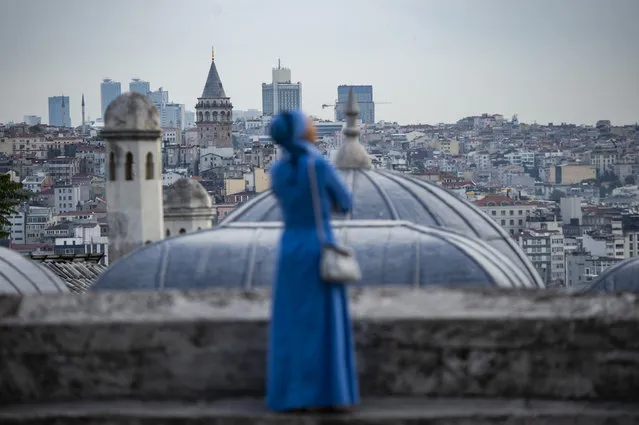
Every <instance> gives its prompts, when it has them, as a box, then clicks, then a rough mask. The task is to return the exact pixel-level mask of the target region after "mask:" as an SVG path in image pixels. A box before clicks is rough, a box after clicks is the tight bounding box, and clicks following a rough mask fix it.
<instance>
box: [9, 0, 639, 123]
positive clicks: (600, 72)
mask: <svg viewBox="0 0 639 425" xmlns="http://www.w3.org/2000/svg"><path fill="white" fill-rule="evenodd" d="M275 4H276V7H273V6H272V5H268V6H267V5H264V4H262V3H256V2H251V1H237V2H234V3H233V4H227V3H223V2H204V1H195V0H194V1H190V2H186V3H185V6H184V7H181V8H176V7H175V5H174V3H171V2H168V1H159V2H157V5H156V6H154V7H153V8H149V7H148V5H147V4H146V3H144V2H141V1H133V2H124V1H121V0H117V1H114V2H113V4H112V7H109V8H106V9H105V8H101V4H100V3H97V2H95V3H93V2H87V3H85V2H80V1H77V0H62V1H60V2H56V4H47V3H39V2H35V1H30V0H25V1H13V0H10V1H8V2H5V3H3V5H2V9H3V13H2V14H1V15H2V16H0V36H2V38H3V39H5V40H12V42H11V43H8V44H5V45H3V46H2V47H0V52H1V53H2V54H3V57H5V58H14V59H15V60H10V59H9V60H7V61H6V66H5V67H4V68H3V70H2V71H0V95H2V96H3V97H4V98H6V99H10V101H9V102H3V104H2V105H0V122H8V121H16V122H18V121H20V120H21V119H22V117H23V116H24V115H38V116H41V117H43V118H44V117H47V116H48V113H47V99H48V98H49V97H52V96H58V95H60V94H62V93H64V95H65V96H69V97H70V101H71V104H72V107H73V109H72V110H71V111H70V113H71V121H72V122H73V123H77V124H78V125H79V124H80V122H81V108H80V106H79V105H80V101H79V100H80V97H81V95H82V93H84V94H85V99H86V104H87V116H89V117H91V119H96V118H97V117H99V116H100V87H99V86H100V82H101V81H102V79H103V78H111V79H113V80H114V81H118V82H121V83H122V84H123V85H124V86H125V88H127V87H128V83H129V82H130V81H131V79H133V78H136V77H137V78H141V79H143V80H145V81H149V82H150V83H151V86H152V89H154V90H155V89H157V88H158V87H160V86H161V87H164V88H165V89H167V90H169V91H170V92H171V98H172V100H173V101H175V102H178V103H182V104H184V105H185V108H186V109H187V110H193V109H194V106H195V103H196V101H197V97H198V96H199V94H200V93H199V92H200V91H201V84H202V83H201V82H202V81H203V80H204V79H205V78H206V71H207V69H208V64H209V61H210V48H211V45H214V46H215V50H216V63H217V66H218V69H219V73H220V77H221V79H222V81H223V83H224V85H225V89H226V91H227V95H228V96H230V97H231V99H232V101H233V104H234V108H235V109H238V110H247V109H259V108H260V105H261V84H262V82H265V81H268V77H269V74H270V72H271V69H272V66H273V63H274V62H275V61H276V60H277V58H278V57H281V58H282V60H283V61H284V62H285V63H286V65H287V67H290V68H291V69H292V70H293V71H294V72H295V75H296V78H295V80H296V81H298V80H299V81H301V82H302V83H303V84H304V87H305V89H304V98H303V108H304V110H305V111H306V112H307V113H309V114H312V115H315V116H319V117H322V118H327V119H331V118H332V115H333V110H332V109H330V108H329V109H326V110H322V109H321V105H322V104H324V103H328V104H330V103H334V101H335V99H336V95H337V93H336V89H337V86H339V85H341V84H349V85H350V84H356V85H368V84H370V85H372V86H373V87H375V98H376V99H377V100H379V101H383V102H390V104H387V105H383V106H381V107H379V108H377V110H376V115H377V118H378V119H380V120H387V121H398V122H400V123H405V124H408V123H415V124H417V123H425V124H426V123H428V124H435V123H438V122H454V121H456V120H457V119H459V118H462V117H464V116H468V115H478V114H481V113H484V112H487V113H501V114H504V115H505V116H507V117H510V116H511V115H512V114H518V115H519V117H520V120H521V121H523V122H534V121H537V122H539V123H544V124H545V123H548V122H555V123H560V122H571V123H575V124H590V125H593V124H594V123H595V122H596V121H597V120H599V119H610V120H611V121H612V122H613V124H618V125H622V124H633V123H635V122H637V121H638V120H639V83H638V82H637V78H636V75H637V70H638V69H639V58H637V56H636V55H635V54H634V53H633V52H634V50H633V46H632V43H633V42H632V40H636V39H639V28H638V27H637V26H636V25H635V24H634V17H635V16H636V15H637V13H639V3H637V2H635V1H632V0H618V1H615V2H614V3H611V4H603V3H602V2H599V1H595V0H582V1H576V0H565V1H562V2H559V3H555V2H550V1H548V0H540V1H539V2H536V3H534V4H529V3H522V2H518V1H514V2H513V1H508V2H507V1H501V0H490V1H486V2H473V1H464V0H457V1H451V2H446V3H444V2H435V1H421V0H420V1H399V2H390V1H369V2H363V1H355V0H353V1H349V2H345V4H341V3H339V2H336V1H328V2H326V3H324V4H323V5H322V6H319V5H317V4H311V3H308V5H305V6H306V7H303V6H302V5H300V4H299V2H292V1H288V0H282V1H278V2H276V3H275ZM122 10H127V14H126V16H125V15H123V14H122V13H120V12H121V11H122ZM34 11H38V13H37V14H36V13H33V12H34ZM194 11H197V13H194ZM335 11H339V13H335ZM96 14H98V15H96ZM26 15H28V16H30V19H31V21H32V25H30V26H24V25H22V24H20V23H19V22H18V21H17V20H15V19H11V17H12V16H26ZM142 15H144V16H146V18H145V19H144V20H140V19H136V18H135V17H136V16H142ZM92 16H100V19H97V20H95V19H94V18H91V17H92ZM162 16H172V21H174V22H187V21H188V22H189V24H188V25H185V26H184V27H183V28H180V31H182V32H181V35H182V37H175V36H174V35H175V34H174V33H173V32H170V31H168V32H167V36H166V37H163V36H160V37H159V38H156V39H153V38H149V37H140V36H139V35H138V34H144V33H148V34H151V33H155V31H157V22H162V20H161V19H160V18H161V17H162ZM311 16H312V17H313V19H309V17H311ZM353 17H357V19H353ZM156 18H157V19H156ZM282 19H284V20H286V24H287V34H291V36H290V37H289V36H287V35H286V34H282V32H280V31H272V30H271V29H270V26H271V24H272V23H273V22H278V20H280V21H281V20H282ZM50 22H56V23H57V25H56V31H55V36H48V35H47V34H48V29H47V28H49V27H50ZM116 24H117V28H118V30H117V31H113V28H115V27H116ZM371 24H374V25H371ZM384 27H386V30H385V31H380V29H382V28H384ZM34 28H35V30H34ZM39 28H43V30H39ZM45 29H47V30H46V31H45ZM45 33H46V34H45ZM78 33H83V34H85V35H84V36H83V37H78V36H77V34H78ZM169 34H170V36H169ZM229 34H233V36H232V37H229V36H228V35H229ZM87 40H89V41H88V42H87ZM149 40H153V42H151V43H149ZM61 49H62V51H63V52H64V53H65V54H63V55H61V54H60V51H61ZM95 57H99V58H100V59H101V60H94V59H95ZM17 58H20V59H19V60H18V59H17ZM25 81H28V82H29V84H21V83H23V82H25ZM74 99H75V100H74Z"/></svg>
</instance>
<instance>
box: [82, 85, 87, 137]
mask: <svg viewBox="0 0 639 425" xmlns="http://www.w3.org/2000/svg"><path fill="white" fill-rule="evenodd" d="M86 134H87V132H86V121H85V120H84V93H82V136H85V135H86Z"/></svg>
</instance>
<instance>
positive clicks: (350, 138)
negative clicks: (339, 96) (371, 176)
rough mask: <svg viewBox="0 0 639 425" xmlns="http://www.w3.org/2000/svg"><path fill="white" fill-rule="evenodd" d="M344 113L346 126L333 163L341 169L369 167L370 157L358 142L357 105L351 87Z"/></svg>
mask: <svg viewBox="0 0 639 425" xmlns="http://www.w3.org/2000/svg"><path fill="white" fill-rule="evenodd" d="M344 112H345V114H346V127H345V128H344V140H343V142H342V146H340V148H339V151H338V152H337V157H336V158H335V165H337V168H341V169H353V168H355V169H364V170H370V169H371V159H370V157H369V156H368V152H366V149H364V146H362V144H361V143H360V142H359V127H358V126H357V116H358V115H359V105H358V104H357V101H356V100H355V95H354V94H353V88H352V87H351V89H350V91H349V92H348V101H347V102H346V108H345V110H344Z"/></svg>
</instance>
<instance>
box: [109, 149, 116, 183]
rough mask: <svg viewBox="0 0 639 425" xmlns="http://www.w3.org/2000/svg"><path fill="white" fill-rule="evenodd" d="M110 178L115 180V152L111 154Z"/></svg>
mask: <svg viewBox="0 0 639 425" xmlns="http://www.w3.org/2000/svg"><path fill="white" fill-rule="evenodd" d="M109 180H111V181H115V154H114V153H113V152H111V153H110V154H109Z"/></svg>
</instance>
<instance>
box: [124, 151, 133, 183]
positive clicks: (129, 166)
mask: <svg viewBox="0 0 639 425" xmlns="http://www.w3.org/2000/svg"><path fill="white" fill-rule="evenodd" d="M124 179H125V180H133V154H132V153H131V152H127V154H126V162H125V163H124Z"/></svg>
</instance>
